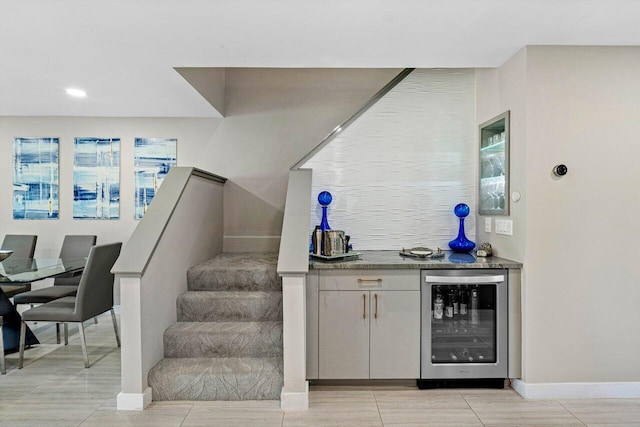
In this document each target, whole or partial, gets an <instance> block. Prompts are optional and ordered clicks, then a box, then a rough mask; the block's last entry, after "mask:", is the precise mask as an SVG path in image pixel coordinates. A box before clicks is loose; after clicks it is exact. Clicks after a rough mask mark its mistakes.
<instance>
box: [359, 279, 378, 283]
mask: <svg viewBox="0 0 640 427" xmlns="http://www.w3.org/2000/svg"><path fill="white" fill-rule="evenodd" d="M363 282H378V283H380V282H382V279H358V283H363Z"/></svg>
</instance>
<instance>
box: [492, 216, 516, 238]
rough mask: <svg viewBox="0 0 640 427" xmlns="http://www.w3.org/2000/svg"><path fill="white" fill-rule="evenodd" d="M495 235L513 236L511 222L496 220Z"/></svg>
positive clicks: (508, 220)
mask: <svg viewBox="0 0 640 427" xmlns="http://www.w3.org/2000/svg"><path fill="white" fill-rule="evenodd" d="M496 234H506V235H507V236H513V221H512V220H510V219H496Z"/></svg>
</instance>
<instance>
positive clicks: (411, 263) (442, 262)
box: [309, 251, 523, 270]
mask: <svg viewBox="0 0 640 427" xmlns="http://www.w3.org/2000/svg"><path fill="white" fill-rule="evenodd" d="M358 252H361V253H362V255H361V256H360V257H359V258H358V259H353V260H348V261H338V260H335V261H322V260H316V259H310V260H309V270H346V269H356V270H357V269H362V270H364V269H394V270H398V269H424V270H442V269H474V268H475V269H479V268H511V269H521V268H522V266H523V265H522V263H520V262H517V261H512V260H509V259H505V258H500V257H496V256H491V257H486V258H477V257H476V256H475V255H471V254H469V255H467V254H462V255H460V254H454V253H452V252H451V251H445V257H444V258H437V259H416V258H408V257H402V256H400V255H399V253H398V251H358ZM452 255H453V259H451V256H452ZM469 256H472V257H473V258H474V261H473V262H466V261H465V258H468V257H469ZM456 258H457V259H456ZM478 260H480V261H478Z"/></svg>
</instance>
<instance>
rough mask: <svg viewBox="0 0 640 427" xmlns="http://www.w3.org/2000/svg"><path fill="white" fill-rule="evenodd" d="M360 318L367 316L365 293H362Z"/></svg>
mask: <svg viewBox="0 0 640 427" xmlns="http://www.w3.org/2000/svg"><path fill="white" fill-rule="evenodd" d="M362 318H363V319H366V318H367V294H362Z"/></svg>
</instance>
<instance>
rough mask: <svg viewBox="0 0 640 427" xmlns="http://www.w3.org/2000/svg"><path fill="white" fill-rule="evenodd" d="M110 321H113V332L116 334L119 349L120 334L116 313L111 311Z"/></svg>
mask: <svg viewBox="0 0 640 427" xmlns="http://www.w3.org/2000/svg"><path fill="white" fill-rule="evenodd" d="M111 320H113V330H114V331H115V332H116V341H117V342H118V347H120V333H119V332H118V321H117V320H116V312H115V311H113V308H112V309H111Z"/></svg>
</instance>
